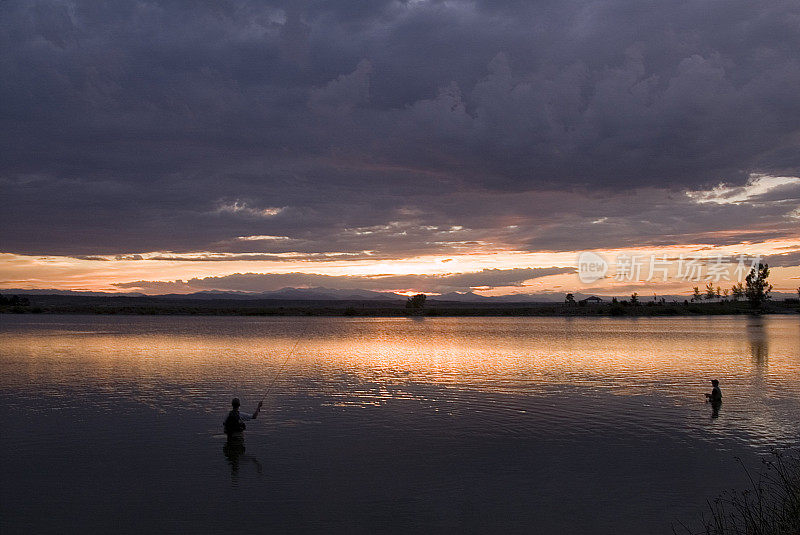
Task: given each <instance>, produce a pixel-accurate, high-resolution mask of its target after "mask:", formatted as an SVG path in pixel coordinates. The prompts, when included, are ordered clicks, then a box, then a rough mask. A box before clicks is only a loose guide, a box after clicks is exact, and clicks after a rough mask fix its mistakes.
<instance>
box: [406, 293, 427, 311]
mask: <svg viewBox="0 0 800 535" xmlns="http://www.w3.org/2000/svg"><path fill="white" fill-rule="evenodd" d="M427 298H428V296H427V295H425V294H417V295H415V296H413V297H409V298H408V301H406V308H417V309H419V308H423V307H424V306H425V299H427Z"/></svg>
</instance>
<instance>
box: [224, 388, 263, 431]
mask: <svg viewBox="0 0 800 535" xmlns="http://www.w3.org/2000/svg"><path fill="white" fill-rule="evenodd" d="M263 404H264V402H263V401H259V402H258V407H256V411H255V412H254V413H253V414H247V413H246V412H239V405H240V403H239V398H233V400H231V405H232V406H233V409H231V412H229V413H228V417H227V418H225V421H224V422H223V423H222V426H223V427H224V428H225V434H226V435H228V437H229V438H230V437H231V435H237V434H238V435H241V434H242V431H244V430H245V427H246V426H245V424H244V422H245V421H246V420H255V419H256V418H258V411H260V410H261V405H263Z"/></svg>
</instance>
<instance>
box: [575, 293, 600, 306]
mask: <svg viewBox="0 0 800 535" xmlns="http://www.w3.org/2000/svg"><path fill="white" fill-rule="evenodd" d="M579 303H580V304H582V305H600V304H602V303H603V300H602V299H600V298H599V297H597V296H596V295H593V296H591V297H587V298H586V299H581V300H580V301H579Z"/></svg>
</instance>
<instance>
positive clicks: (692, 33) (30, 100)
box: [0, 0, 800, 256]
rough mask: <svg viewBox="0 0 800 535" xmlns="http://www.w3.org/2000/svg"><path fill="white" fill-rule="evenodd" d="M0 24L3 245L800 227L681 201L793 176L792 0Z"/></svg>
mask: <svg viewBox="0 0 800 535" xmlns="http://www.w3.org/2000/svg"><path fill="white" fill-rule="evenodd" d="M0 15H2V16H0V50H2V51H3V52H2V56H0V188H1V189H2V202H3V207H4V209H3V210H2V211H0V214H2V215H1V216H0V218H1V219H0V248H2V250H3V251H7V252H17V253H29V254H66V255H77V256H94V255H99V254H117V253H120V254H134V253H144V252H148V251H172V252H175V253H185V252H191V251H211V252H232V253H246V252H255V253H264V254H278V253H284V252H291V251H300V252H303V253H310V254H322V253H330V252H333V253H336V252H344V253H353V254H362V253H365V252H368V253H369V252H372V253H376V252H377V254H380V255H383V256H391V255H396V256H402V255H408V254H421V253H427V252H443V253H446V254H447V253H452V252H457V251H459V250H461V249H464V248H468V247H470V246H471V245H476V244H480V243H483V242H485V243H487V244H492V243H504V244H509V245H511V246H515V247H519V248H521V249H529V250H550V249H552V250H563V249H569V248H585V247H588V246H589V245H590V244H593V245H594V246H595V247H604V246H605V247H610V246H619V245H622V244H642V243H655V242H661V243H669V242H671V241H675V242H679V241H681V240H687V239H689V240H691V239H692V238H695V237H698V236H699V237H700V238H699V239H700V240H701V241H702V240H703V239H705V240H706V241H707V242H709V243H712V242H714V241H715V240H716V242H719V241H720V240H722V241H724V240H731V241H735V240H737V239H741V236H737V235H736V233H735V231H736V230H738V229H741V228H742V222H743V221H749V222H751V223H752V224H753V226H751V227H749V228H750V230H755V231H756V232H758V233H759V234H757V236H759V237H761V238H769V237H782V236H785V235H787V234H790V233H791V227H792V225H793V221H796V220H792V219H791V218H790V217H789V216H788V215H787V214H790V213H791V212H792V210H794V209H795V208H796V205H797V195H796V192H789V191H781V190H778V191H773V192H772V194H773V197H772V198H770V199H764V200H763V202H761V203H756V204H752V203H750V204H748V203H745V204H737V205H710V204H705V205H698V204H697V203H695V202H692V201H690V200H687V199H686V198H684V197H683V196H682V195H681V191H682V190H692V189H702V188H708V187H710V186H713V185H715V184H717V183H719V182H721V181H726V182H729V183H731V184H734V185H736V184H738V185H742V184H744V180H745V179H746V177H747V176H748V174H749V173H771V174H789V175H797V174H798V173H800V150H798V139H800V137H799V136H800V126H798V125H800V99H798V98H797V95H796V91H797V87H800V60H799V59H798V57H797V50H800V30H798V28H800V5H798V4H797V3H796V2H794V1H766V2H759V3H754V2H746V1H744V0H732V1H728V2H724V3H723V2H707V1H700V0H690V1H688V2H682V3H679V4H676V3H674V2H661V3H652V2H640V1H638V0H636V1H635V0H612V1H604V2H600V1H587V0H582V1H558V2H556V1H544V2H530V3H528V2H438V1H431V2H414V3H404V2H397V1H395V2H389V1H386V2H382V1H369V2H368V1H361V0H359V1H356V0H350V1H347V0H345V1H341V2H327V3H323V2H315V1H299V2H298V1H293V2H274V3H269V2H169V3H158V2H136V3H131V2H123V1H108V2H100V3H98V2H80V1H60V2H57V1H41V2H23V1H7V2H3V3H1V4H0ZM554 201H555V202H556V204H554ZM792 203H794V204H792ZM237 206H238V207H241V208H240V209H231V207H237ZM452 227H460V228H461V230H453V229H452ZM249 235H273V236H286V237H289V238H291V241H288V242H256V241H242V240H237V239H236V238H237V237H240V236H249ZM703 236H706V237H705V238H703ZM703 243H705V242H703Z"/></svg>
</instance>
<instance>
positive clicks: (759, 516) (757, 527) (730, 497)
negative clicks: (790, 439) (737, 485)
mask: <svg viewBox="0 0 800 535" xmlns="http://www.w3.org/2000/svg"><path fill="white" fill-rule="evenodd" d="M738 460H739V463H740V464H741V466H742V469H743V470H744V471H745V473H746V474H747V479H748V481H749V482H750V485H749V487H748V488H746V489H744V490H731V491H726V492H724V493H722V494H721V495H719V496H718V497H717V498H715V499H714V500H711V501H709V502H708V510H707V512H706V513H705V514H703V515H702V518H701V521H700V524H701V525H702V526H703V527H702V528H701V529H693V528H691V527H689V526H687V525H686V524H683V523H681V525H680V528H673V532H674V533H675V534H676V535H677V534H678V533H686V534H690V535H798V534H800V453H799V452H797V451H794V452H789V451H779V450H773V451H772V452H770V455H769V456H768V457H766V458H764V459H763V460H762V464H763V466H762V467H761V470H759V472H758V473H757V474H753V473H752V472H751V471H750V470H748V469H747V467H745V466H744V464H743V463H742V462H741V459H738Z"/></svg>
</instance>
